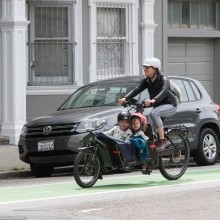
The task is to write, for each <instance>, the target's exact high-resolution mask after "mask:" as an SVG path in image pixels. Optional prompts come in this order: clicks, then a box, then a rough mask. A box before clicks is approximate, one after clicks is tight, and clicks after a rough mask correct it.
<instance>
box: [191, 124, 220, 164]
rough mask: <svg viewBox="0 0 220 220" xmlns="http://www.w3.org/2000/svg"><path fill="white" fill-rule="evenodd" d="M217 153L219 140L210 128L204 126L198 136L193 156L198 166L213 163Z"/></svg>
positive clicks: (215, 160)
mask: <svg viewBox="0 0 220 220" xmlns="http://www.w3.org/2000/svg"><path fill="white" fill-rule="evenodd" d="M218 154H219V140H218V137H217V135H216V133H215V132H214V131H213V130H212V129H211V128H204V129H203V130H202V131H201V133H200V137H199V144H198V150H197V152H196V153H195V155H194V156H193V158H194V160H195V162H196V163H197V164H198V165H199V166H205V165H213V164H215V163H216V162H217V159H218Z"/></svg>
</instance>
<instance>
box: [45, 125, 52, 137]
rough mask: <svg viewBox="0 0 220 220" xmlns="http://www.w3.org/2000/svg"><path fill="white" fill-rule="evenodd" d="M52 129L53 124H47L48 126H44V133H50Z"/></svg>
mask: <svg viewBox="0 0 220 220" xmlns="http://www.w3.org/2000/svg"><path fill="white" fill-rule="evenodd" d="M51 130H52V127H51V126H46V127H44V128H43V133H44V135H48V134H50V132H51Z"/></svg>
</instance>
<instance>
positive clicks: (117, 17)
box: [96, 3, 132, 79]
mask: <svg viewBox="0 0 220 220" xmlns="http://www.w3.org/2000/svg"><path fill="white" fill-rule="evenodd" d="M96 13H97V18H96V19H97V20H96V21H97V24H96V26H97V33H96V36H97V40H96V43H97V45H96V56H97V58H96V64H97V67H96V68H97V78H98V79H106V78H112V77H117V76H124V75H126V74H129V72H130V71H131V69H132V67H131V66H130V64H131V63H132V62H130V61H129V59H130V58H129V56H130V53H132V47H131V44H132V37H131V35H129V31H131V30H132V24H131V22H130V23H129V18H130V19H131V17H132V11H131V4H129V3H98V4H97V10H96ZM130 21H131V20H130Z"/></svg>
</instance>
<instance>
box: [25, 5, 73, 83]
mask: <svg viewBox="0 0 220 220" xmlns="http://www.w3.org/2000/svg"><path fill="white" fill-rule="evenodd" d="M72 4H73V2H72V1H69V2H62V1H58V2H56V7H66V8H67V11H68V18H67V19H68V26H67V28H68V36H67V37H63V39H65V40H67V42H74V38H73V36H74V34H73V33H74V30H73V28H74V27H73V25H71V24H70V23H71V22H70V21H71V20H73V14H74V11H73V10H72ZM36 7H51V8H52V7H53V5H52V1H39V2H36V1H29V18H30V20H31V24H30V27H29V42H31V43H34V42H35V41H36V40H37V39H38V38H37V37H35V8H36ZM45 39H46V38H45ZM50 41H51V42H52V41H53V38H51V39H50ZM68 44H69V43H68ZM68 44H67V45H68ZM73 44H74V43H73ZM72 46H73V47H74V45H72ZM72 50H73V57H72V59H71V54H70V53H71V51H69V50H68V51H67V55H68V64H72V63H74V62H73V60H74V48H72ZM34 54H35V52H34V51H33V52H32V54H31V50H29V84H30V85H40V86H42V85H48V86H50V85H67V84H73V83H74V81H75V80H74V67H73V65H68V74H67V76H54V77H53V76H49V78H48V77H47V76H35V71H34V68H33V66H34V65H35V64H33V63H32V61H31V60H30V59H31V57H32V56H34ZM54 79H56V80H55V81H56V82H58V83H57V84H56V83H53V80H54ZM62 81H64V82H65V83H61V82H62ZM69 81H71V82H73V83H67V82H69Z"/></svg>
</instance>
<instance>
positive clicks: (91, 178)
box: [73, 149, 101, 188]
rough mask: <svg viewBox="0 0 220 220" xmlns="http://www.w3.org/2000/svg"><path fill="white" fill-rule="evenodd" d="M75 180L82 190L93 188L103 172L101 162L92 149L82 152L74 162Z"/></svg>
mask: <svg viewBox="0 0 220 220" xmlns="http://www.w3.org/2000/svg"><path fill="white" fill-rule="evenodd" d="M73 172H74V178H75V180H76V183H77V184H78V185H79V186H81V187H82V188H89V187H92V186H93V185H94V184H95V183H96V181H97V179H98V177H99V174H100V172H101V165H100V160H99V157H98V155H97V154H95V153H94V151H93V150H92V149H86V150H83V151H80V152H79V153H78V155H77V156H76V159H75V161H74V168H73Z"/></svg>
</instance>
